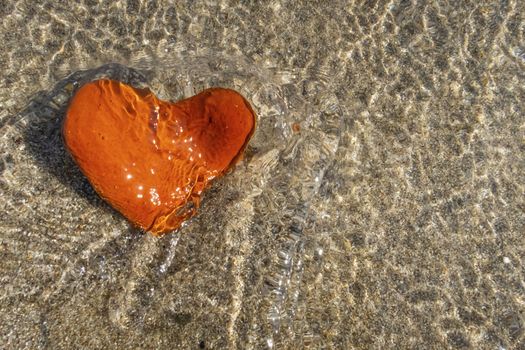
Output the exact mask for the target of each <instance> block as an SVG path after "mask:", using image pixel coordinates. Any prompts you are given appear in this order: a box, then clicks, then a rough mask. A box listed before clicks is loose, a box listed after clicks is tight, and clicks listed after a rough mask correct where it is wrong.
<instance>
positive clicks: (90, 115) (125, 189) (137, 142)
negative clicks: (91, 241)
mask: <svg viewBox="0 0 525 350" xmlns="http://www.w3.org/2000/svg"><path fill="white" fill-rule="evenodd" d="M254 126H255V114H254V112H253V110H252V108H251V107H250V105H249V103H248V102H247V101H246V100H245V99H244V98H243V97H242V96H241V95H240V94H239V93H237V92H235V91H233V90H229V89H222V88H213V89H207V90H204V91H203V92H201V93H199V94H198V95H195V96H193V97H191V98H188V99H185V100H182V101H179V102H177V103H171V102H167V101H162V100H160V99H158V98H157V97H156V96H155V95H154V94H153V93H152V92H151V91H150V90H148V89H145V90H141V89H135V88H133V87H131V86H129V85H126V84H123V83H120V82H117V81H114V80H97V81H94V82H90V83H88V84H86V85H84V86H82V87H81V88H80V89H79V90H78V92H77V93H76V94H75V96H74V98H73V99H72V101H71V103H70V105H69V108H68V111H67V115H66V119H65V121H64V126H63V135H64V140H65V144H66V146H67V149H68V150H69V152H70V153H71V154H72V156H73V158H74V159H75V161H76V162H77V164H78V165H79V167H80V169H81V170H82V172H83V173H84V174H85V175H86V176H87V178H88V179H89V182H90V183H91V184H92V185H93V187H94V188H95V190H96V191H97V193H98V194H99V195H100V196H101V197H102V198H104V199H105V200H106V201H108V202H109V203H110V204H111V205H112V206H113V207H114V208H116V209H117V210H118V211H119V212H121V213H122V214H123V215H124V216H125V217H126V218H128V219H129V220H130V221H131V222H133V223H134V224H135V225H137V226H140V227H141V228H143V229H145V230H147V231H150V232H152V233H153V234H156V235H158V234H163V233H166V232H169V231H171V230H174V229H177V228H178V227H180V225H181V223H182V222H184V221H185V220H187V219H188V218H190V217H191V216H193V215H194V214H195V212H196V209H197V208H198V207H199V203H200V197H201V195H202V193H203V191H204V190H205V189H206V187H207V186H208V184H209V183H210V181H211V180H213V179H215V178H217V177H219V176H221V175H223V174H224V173H225V172H226V171H227V170H228V169H230V167H231V166H233V165H234V164H235V162H236V161H237V160H238V159H239V158H240V156H241V155H242V152H243V150H244V149H245V147H246V145H247V143H248V141H249V139H250V136H251V135H252V133H253V130H254Z"/></svg>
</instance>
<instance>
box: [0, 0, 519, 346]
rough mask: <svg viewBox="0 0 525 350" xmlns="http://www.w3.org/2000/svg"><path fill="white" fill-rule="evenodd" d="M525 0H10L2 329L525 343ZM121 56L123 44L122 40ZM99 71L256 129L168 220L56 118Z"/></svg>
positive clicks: (185, 338) (102, 340)
mask: <svg viewBox="0 0 525 350" xmlns="http://www.w3.org/2000/svg"><path fill="white" fill-rule="evenodd" d="M524 14H525V3H523V2H521V1H518V0H509V1H492V2H489V1H482V2H478V3H474V2H472V3H466V2H458V3H454V2H451V3H449V4H445V3H444V2H437V1H436V2H432V1H398V2H387V1H368V2H366V5H362V4H361V2H357V1H355V3H354V2H352V1H334V2H330V6H320V5H316V6H314V5H313V3H312V2H306V1H304V2H302V1H289V2H285V1H282V2H277V1H271V2H266V3H265V4H264V5H255V4H252V3H250V2H237V1H230V2H228V1H206V2H198V4H197V2H188V4H187V5H182V4H180V5H176V6H173V5H170V4H168V3H167V2H163V1H128V2H124V1H100V0H86V1H84V2H83V3H82V4H80V5H78V4H74V3H71V2H59V1H50V0H46V1H26V0H19V1H8V2H6V3H4V4H2V6H0V17H1V18H2V20H1V23H2V24H1V30H0V33H1V37H2V43H3V50H2V51H1V52H0V62H1V63H2V68H3V69H2V74H1V75H0V139H1V140H2V142H0V198H2V200H1V201H0V213H1V220H0V232H1V234H0V240H1V245H0V254H1V257H0V258H1V261H2V263H1V264H0V278H1V282H2V286H3V287H2V292H1V294H0V310H1V316H0V347H1V348H5V349H71V348H86V349H87V348H89V349H99V348H108V347H113V348H122V349H136V348H156V349H173V348H181V349H198V348H205V349H226V348H229V349H235V348H237V349H261V348H275V349H299V348H306V349H324V348H327V349H331V348H333V349H415V348H417V349H442V348H471V349H521V348H524V347H525V331H524V327H525V312H524V310H525V269H524V266H525V239H524V233H525V214H524V212H525V187H524V185H525V128H524V126H525V84H524V82H525V31H524V28H525V15H524ZM110 63H113V64H110ZM97 77H111V78H115V79H119V80H122V81H125V82H128V83H130V84H133V85H135V86H148V87H151V88H152V89H153V90H154V91H155V92H156V93H157V94H158V95H159V96H160V97H161V98H165V99H166V98H167V99H173V100H177V99H180V98H183V97H187V96H190V95H192V94H193V93H196V92H198V91H201V90H202V89H204V88H206V87H210V86H222V87H228V88H234V89H236V90H238V91H240V92H241V93H242V94H243V95H244V96H245V97H246V98H247V99H248V100H250V102H251V103H252V104H253V106H254V110H255V111H256V113H257V115H258V118H259V120H258V129H257V131H256V133H255V135H254V138H253V140H252V142H251V144H250V146H249V148H248V154H247V156H246V157H245V159H244V160H243V162H242V163H241V164H240V165H238V166H237V168H236V169H235V171H233V172H232V173H231V174H229V175H228V176H225V177H224V178H222V179H221V180H220V181H219V182H218V183H216V184H215V185H214V186H213V188H212V189H211V190H210V191H209V192H208V193H207V194H206V195H205V197H204V199H203V205H202V208H201V209H200V211H199V214H198V215H197V216H196V217H195V218H193V219H192V220H191V221H190V222H189V223H188V224H187V225H186V226H185V227H183V228H182V229H181V230H180V231H178V232H176V233H172V234H169V235H166V236H164V237H162V238H160V239H159V238H156V237H153V236H151V235H148V234H145V233H143V232H141V231H140V230H138V229H136V228H134V227H132V226H130V224H129V223H128V222H127V221H126V220H125V219H124V218H123V217H122V216H121V215H119V214H118V213H117V212H115V211H113V210H112V209H111V208H110V207H109V206H108V205H107V204H106V203H105V202H103V201H102V200H101V199H100V198H99V197H98V196H97V195H96V194H95V192H94V191H93V189H92V188H91V187H90V186H89V183H88V182H87V180H86V179H85V178H84V177H83V176H82V174H81V173H80V171H79V170H78V168H77V167H76V165H75V164H74V162H73V161H72V160H71V158H70V157H69V156H68V155H67V153H66V152H65V150H64V146H63V142H62V139H61V134H60V126H61V122H62V118H63V116H64V110H65V108H66V107H67V103H68V101H69V99H70V98H71V96H72V94H73V93H74V92H75V90H76V89H77V88H78V87H79V86H81V85H82V84H83V83H85V82H87V81H90V80H93V79H95V78H97Z"/></svg>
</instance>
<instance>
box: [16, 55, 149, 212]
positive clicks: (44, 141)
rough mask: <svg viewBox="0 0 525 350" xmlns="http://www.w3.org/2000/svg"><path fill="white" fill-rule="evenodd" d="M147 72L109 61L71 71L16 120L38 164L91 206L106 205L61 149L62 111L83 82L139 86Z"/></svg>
mask: <svg viewBox="0 0 525 350" xmlns="http://www.w3.org/2000/svg"><path fill="white" fill-rule="evenodd" d="M147 74H148V72H147V71H138V70H135V69H132V68H128V67H126V66H123V65H120V64H115V63H111V64H106V65H103V66H100V67H98V68H95V69H90V70H84V71H78V72H75V73H73V74H71V75H69V76H68V77H67V78H65V79H63V80H61V81H59V82H58V83H57V84H55V86H54V87H53V88H52V89H51V90H50V91H40V92H38V93H37V94H36V95H35V96H33V98H32V99H31V100H30V101H29V103H28V105H27V107H26V108H24V109H23V110H22V111H21V112H20V113H19V115H18V116H17V117H16V120H17V121H19V122H22V123H21V124H20V125H21V128H22V129H23V130H22V132H23V139H24V143H25V144H26V146H27V150H28V152H29V153H30V154H31V156H32V157H33V158H34V159H35V161H36V162H37V164H38V166H40V167H41V168H42V169H44V170H45V171H47V172H48V173H49V174H51V175H53V176H55V177H56V178H57V179H58V180H59V181H60V182H61V183H63V184H64V185H66V186H69V187H71V188H72V189H73V190H74V191H75V192H76V193H77V194H78V195H79V196H81V197H83V198H85V199H87V200H88V201H89V202H90V203H91V204H92V205H96V206H102V207H106V208H109V206H108V205H106V204H104V201H103V200H102V199H101V198H100V197H99V196H98V195H97V194H96V192H95V191H94V189H93V188H92V187H91V185H90V184H89V182H88V180H87V178H86V177H85V176H84V175H83V174H82V173H81V171H80V169H79V168H78V166H77V165H76V164H75V162H74V161H73V159H72V157H71V156H70V155H69V153H68V151H67V150H66V149H65V146H64V142H63V138H62V123H63V120H64V116H65V112H66V110H67V107H68V104H69V101H70V99H71V97H73V95H74V94H75V92H76V90H77V89H78V88H79V87H81V86H82V85H84V84H85V83H87V82H90V81H93V80H96V79H102V78H109V79H115V80H120V81H122V82H124V83H127V84H130V85H134V86H137V87H141V86H142V85H144V84H145V83H146V82H147V81H148V79H147Z"/></svg>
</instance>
